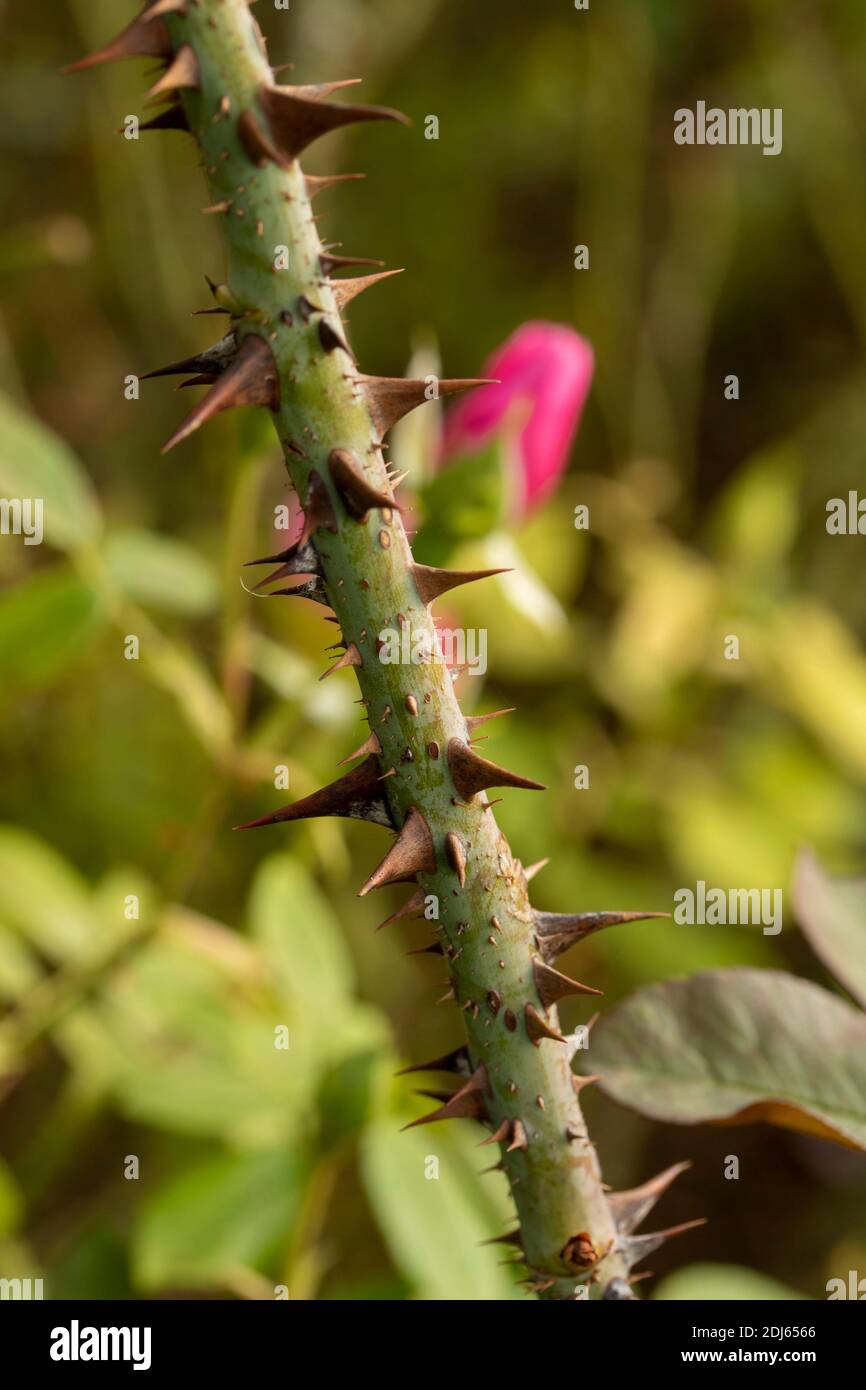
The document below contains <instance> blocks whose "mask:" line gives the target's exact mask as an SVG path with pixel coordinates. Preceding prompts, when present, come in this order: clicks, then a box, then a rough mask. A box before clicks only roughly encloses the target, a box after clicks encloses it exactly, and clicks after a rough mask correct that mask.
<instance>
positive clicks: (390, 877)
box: [358, 806, 436, 898]
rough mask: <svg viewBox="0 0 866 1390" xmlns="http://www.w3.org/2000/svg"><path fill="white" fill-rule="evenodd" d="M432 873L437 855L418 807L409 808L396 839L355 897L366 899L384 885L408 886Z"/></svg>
mask: <svg viewBox="0 0 866 1390" xmlns="http://www.w3.org/2000/svg"><path fill="white" fill-rule="evenodd" d="M435 869H436V851H435V849H434V846H433V837H432V835H431V834H430V829H429V826H428V825H427V822H426V820H425V819H424V817H423V816H422V814H421V812H420V811H419V810H418V809H417V807H415V806H410V808H409V812H408V815H407V816H406V819H405V821H404V822H403V826H402V829H401V830H400V833H399V835H398V836H397V839H396V840H395V841H394V843H393V845H392V846H391V848H390V849H389V851H388V853H387V854H386V855H385V858H384V859H383V860H382V862H381V864H380V865H379V866H378V868H376V869H375V870H374V871H373V873H372V874H371V875H370V877H369V878H368V879H367V882H366V883H365V884H364V886H363V888H361V889H360V891H359V893H358V897H359V898H363V897H365V896H366V894H367V893H369V892H370V891H371V890H372V889H373V888H381V887H382V886H383V884H386V883H407V882H410V881H411V880H412V879H414V878H415V876H416V874H419V873H427V874H432V873H433V872H434V871H435Z"/></svg>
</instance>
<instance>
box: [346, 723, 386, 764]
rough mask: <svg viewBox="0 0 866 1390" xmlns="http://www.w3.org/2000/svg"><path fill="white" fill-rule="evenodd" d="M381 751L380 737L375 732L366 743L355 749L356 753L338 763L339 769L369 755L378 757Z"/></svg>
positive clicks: (371, 733)
mask: <svg viewBox="0 0 866 1390" xmlns="http://www.w3.org/2000/svg"><path fill="white" fill-rule="evenodd" d="M381 751H382V745H381V743H380V742H379V735H378V734H377V733H376V732H375V730H373V731H371V732H370V734H369V735H368V736H367V738H365V739H364V742H363V743H362V744H361V745H360V746H359V747H358V748H356V749H355V751H354V753H347V754H346V756H345V758H341V759H340V761H339V762H338V763H337V767H343V765H344V764H345V763H350V762H352V760H353V759H354V758H363V757H366V755H367V754H368V753H375V754H376V755H377V756H378V754H379V753H381Z"/></svg>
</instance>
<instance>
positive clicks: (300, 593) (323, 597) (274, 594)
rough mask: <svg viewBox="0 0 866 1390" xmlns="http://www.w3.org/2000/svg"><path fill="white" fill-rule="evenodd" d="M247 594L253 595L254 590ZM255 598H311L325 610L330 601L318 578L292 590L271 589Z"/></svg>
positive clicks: (298, 585) (297, 585)
mask: <svg viewBox="0 0 866 1390" xmlns="http://www.w3.org/2000/svg"><path fill="white" fill-rule="evenodd" d="M242 582H243V581H242ZM256 587H257V588H258V587H260V586H258V585H257V586H256ZM248 592H250V593H255V589H252V590H248ZM257 597H258V598H311V599H313V601H314V602H315V603H321V604H324V606H325V607H326V608H329V607H330V600H329V598H328V595H327V594H326V593H325V590H324V589H323V587H322V581H321V580H320V579H319V578H317V577H313V578H312V579H308V580H307V581H306V583H304V584H296V585H295V586H294V588H291V589H272V590H271V592H270V593H269V594H258V595H257Z"/></svg>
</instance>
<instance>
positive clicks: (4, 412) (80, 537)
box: [0, 396, 100, 551]
mask: <svg viewBox="0 0 866 1390" xmlns="http://www.w3.org/2000/svg"><path fill="white" fill-rule="evenodd" d="M0 495H2V496H3V497H10V498H11V497H20V498H25V497H32V498H41V499H42V502H43V526H44V531H45V539H46V540H47V541H48V542H49V544H51V545H53V546H56V547H57V548H58V549H60V550H68V551H74V550H78V549H81V548H82V547H83V546H85V545H87V544H88V542H90V541H92V540H94V539H95V537H96V535H97V533H98V531H99V526H100V519H99V506H98V503H97V501H96V496H95V494H94V491H93V487H92V484H91V482H90V479H89V478H88V476H87V474H86V473H85V472H84V469H83V468H82V466H81V464H80V462H79V461H78V459H77V458H76V456H75V455H74V454H73V452H72V450H71V449H70V448H69V447H68V445H67V444H66V443H64V441H63V440H62V439H61V438H60V437H59V436H58V435H56V434H54V433H53V432H52V431H51V430H49V429H48V428H47V427H46V426H45V425H43V424H41V423H40V421H38V420H35V419H34V418H33V417H32V416H30V415H28V414H27V413H26V412H25V411H23V410H21V409H20V407H19V406H17V405H15V404H14V403H13V402H12V401H11V400H9V398H8V397H6V396H0Z"/></svg>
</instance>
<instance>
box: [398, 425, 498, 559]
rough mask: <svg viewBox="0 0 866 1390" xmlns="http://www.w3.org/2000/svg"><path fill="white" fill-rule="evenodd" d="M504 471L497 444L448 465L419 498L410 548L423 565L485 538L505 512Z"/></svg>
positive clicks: (494, 528)
mask: <svg viewBox="0 0 866 1390" xmlns="http://www.w3.org/2000/svg"><path fill="white" fill-rule="evenodd" d="M508 486H509V479H508V470H507V465H506V462H505V456H504V449H503V444H502V442H501V441H500V440H499V439H498V438H497V439H494V440H491V442H490V443H489V444H488V445H487V446H486V447H485V448H484V449H482V450H480V451H479V452H478V453H477V454H472V455H471V456H470V457H467V458H456V459H452V460H450V461H449V463H448V465H447V467H444V468H442V469H441V471H440V472H438V473H436V474H434V475H433V477H432V479H431V480H430V482H429V483H428V484H427V486H426V487H425V488H424V490H423V492H422V494H421V497H422V503H423V515H424V523H423V526H422V527H421V529H420V531H419V533H418V535H417V536H416V538H415V541H414V542H413V549H414V550H415V552H416V555H417V558H418V559H419V560H421V561H422V562H423V563H424V564H434V565H439V564H443V563H444V561H445V560H446V559H447V557H448V554H449V552H450V551H451V550H452V549H453V547H454V546H456V545H459V544H460V543H461V542H463V541H469V540H477V539H479V538H480V537H481V536H486V535H489V533H490V532H491V531H495V530H496V529H497V528H498V526H499V525H500V524H501V522H502V520H503V518H504V516H505V513H506V510H507V494H508Z"/></svg>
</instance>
